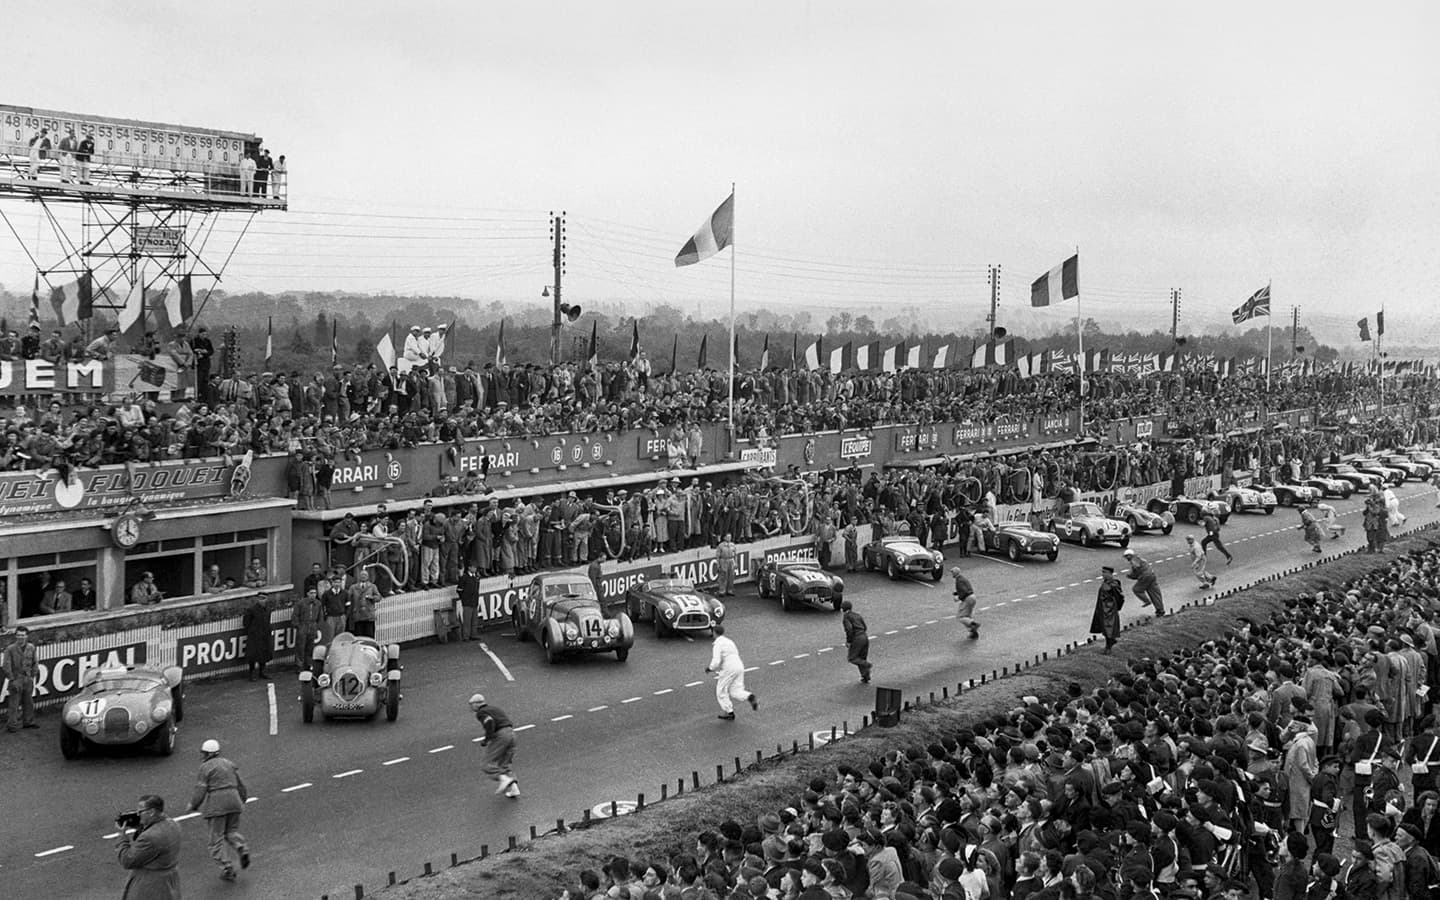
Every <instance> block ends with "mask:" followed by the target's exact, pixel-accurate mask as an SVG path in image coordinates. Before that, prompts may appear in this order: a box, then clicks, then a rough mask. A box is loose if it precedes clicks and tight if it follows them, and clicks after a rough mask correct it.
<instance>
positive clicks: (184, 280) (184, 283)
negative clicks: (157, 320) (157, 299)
mask: <svg viewBox="0 0 1440 900" xmlns="http://www.w3.org/2000/svg"><path fill="white" fill-rule="evenodd" d="M179 287H180V289H179V290H178V291H166V292H165V318H167V319H169V320H170V330H171V331H184V330H185V326H186V325H187V324H189V322H190V320H191V319H192V318H194V317H195V294H194V293H193V291H192V290H191V287H190V276H189V275H185V276H183V277H181V279H180V285H179Z"/></svg>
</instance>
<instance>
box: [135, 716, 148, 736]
mask: <svg viewBox="0 0 1440 900" xmlns="http://www.w3.org/2000/svg"><path fill="white" fill-rule="evenodd" d="M149 730H150V723H149V722H147V721H145V720H144V719H136V720H135V733H136V734H144V733H145V732H147V731H149Z"/></svg>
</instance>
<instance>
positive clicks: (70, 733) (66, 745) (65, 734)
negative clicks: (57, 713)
mask: <svg viewBox="0 0 1440 900" xmlns="http://www.w3.org/2000/svg"><path fill="white" fill-rule="evenodd" d="M60 755H61V756H63V757H65V758H66V759H74V758H75V757H77V756H79V755H80V735H79V733H77V732H76V731H75V730H74V729H72V728H71V727H70V726H69V725H66V724H64V723H61V725H60Z"/></svg>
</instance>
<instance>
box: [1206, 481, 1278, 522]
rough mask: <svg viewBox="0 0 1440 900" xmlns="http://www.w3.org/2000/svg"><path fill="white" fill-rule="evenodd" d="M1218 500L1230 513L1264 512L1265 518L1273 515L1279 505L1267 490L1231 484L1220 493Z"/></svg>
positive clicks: (1273, 495) (1272, 494)
mask: <svg viewBox="0 0 1440 900" xmlns="http://www.w3.org/2000/svg"><path fill="white" fill-rule="evenodd" d="M1219 499H1220V500H1221V501H1222V502H1223V503H1225V504H1227V505H1228V506H1229V507H1230V511H1231V512H1232V513H1241V512H1264V513H1265V515H1267V516H1270V515H1274V514H1275V507H1276V506H1277V505H1278V503H1279V501H1278V500H1276V498H1275V494H1274V493H1273V492H1272V491H1270V490H1269V489H1268V488H1259V487H1251V486H1245V485H1239V484H1232V485H1230V486H1229V487H1227V488H1226V489H1225V490H1223V491H1221V492H1220V497H1219Z"/></svg>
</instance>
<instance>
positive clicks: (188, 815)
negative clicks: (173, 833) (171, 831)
mask: <svg viewBox="0 0 1440 900" xmlns="http://www.w3.org/2000/svg"><path fill="white" fill-rule="evenodd" d="M199 815H200V814H199V813H198V812H192V813H185V814H184V815H183V816H176V817H175V818H174V819H172V821H175V822H183V821H185V820H186V819H194V818H197V817H198V816H199Z"/></svg>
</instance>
